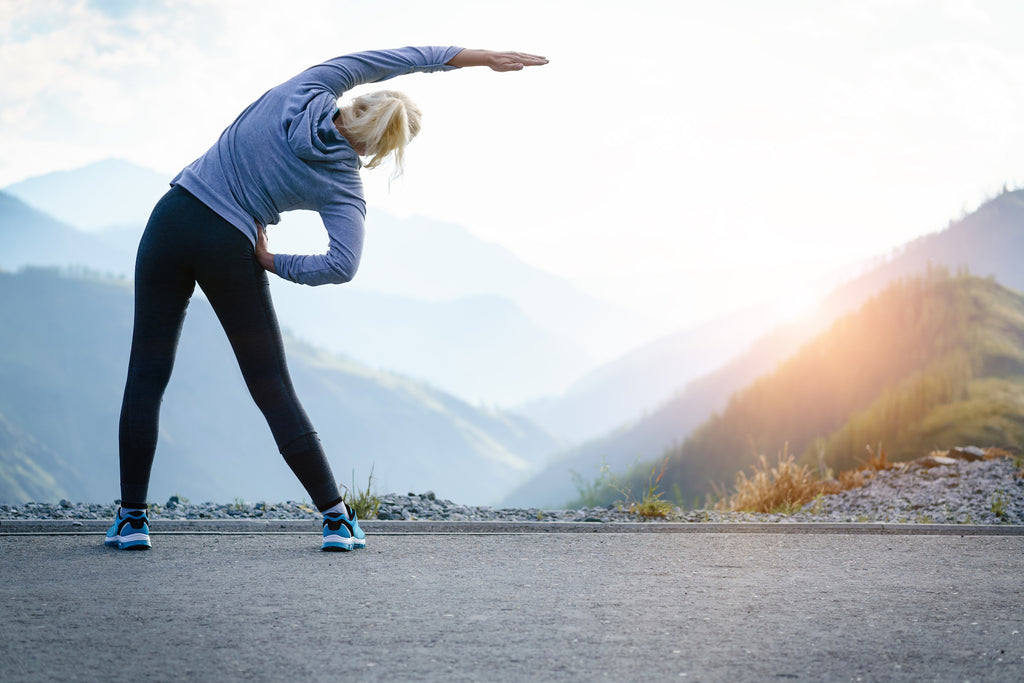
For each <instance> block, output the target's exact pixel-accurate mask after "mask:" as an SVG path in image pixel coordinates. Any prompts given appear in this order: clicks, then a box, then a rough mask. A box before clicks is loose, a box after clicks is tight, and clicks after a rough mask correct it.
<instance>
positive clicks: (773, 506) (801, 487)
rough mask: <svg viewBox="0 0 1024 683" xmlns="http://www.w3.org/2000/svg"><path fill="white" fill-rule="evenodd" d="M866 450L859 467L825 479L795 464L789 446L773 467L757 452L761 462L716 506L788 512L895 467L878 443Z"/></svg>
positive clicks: (743, 475) (737, 481) (807, 468)
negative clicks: (866, 453)
mask: <svg viewBox="0 0 1024 683" xmlns="http://www.w3.org/2000/svg"><path fill="white" fill-rule="evenodd" d="M868 454H869V456H870V457H869V459H868V460H867V461H866V462H865V463H864V464H863V465H861V466H860V467H859V468H857V469H855V470H848V471H846V472H843V473H841V474H840V475H839V477H837V478H834V479H833V478H829V479H825V480H820V479H818V478H817V477H816V476H815V475H814V474H813V472H812V470H811V468H809V467H807V466H806V465H798V464H797V463H796V461H795V460H794V459H793V456H792V455H790V454H789V452H788V447H787V448H786V449H784V450H783V452H782V453H780V454H779V463H778V465H776V466H775V467H770V466H769V465H768V459H767V458H766V457H764V456H763V455H759V456H758V460H759V462H760V464H759V465H755V466H753V468H752V469H753V476H751V477H748V476H747V475H746V474H745V473H743V472H739V473H738V474H737V475H736V486H735V493H733V494H732V495H731V496H728V497H724V498H722V499H721V500H720V501H719V502H718V505H717V506H716V507H717V508H718V509H720V510H732V511H735V512H772V513H783V514H791V513H793V512H796V511H797V510H799V509H800V508H802V507H803V506H804V505H806V504H807V503H809V502H811V501H812V500H814V499H815V498H817V497H818V496H823V495H830V494H834V493H839V492H840V491H846V490H848V489H853V488H857V487H860V486H863V485H864V484H866V483H867V482H869V481H870V480H871V479H872V478H873V477H874V476H875V473H876V472H879V471H882V470H888V469H892V468H893V467H895V465H893V464H892V463H890V462H889V461H888V459H887V457H886V454H885V450H883V449H882V447H881V446H879V448H878V452H877V454H876V453H875V451H873V450H872V449H871V447H870V446H869V447H868Z"/></svg>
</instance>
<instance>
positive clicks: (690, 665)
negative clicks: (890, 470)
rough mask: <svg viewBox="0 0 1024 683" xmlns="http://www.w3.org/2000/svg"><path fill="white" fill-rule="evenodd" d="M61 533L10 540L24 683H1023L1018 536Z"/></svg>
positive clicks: (46, 531)
mask: <svg viewBox="0 0 1024 683" xmlns="http://www.w3.org/2000/svg"><path fill="white" fill-rule="evenodd" d="M48 524H49V526H47V524H42V525H41V526H40V525H39V523H36V526H32V523H11V522H7V521H4V522H3V523H2V524H0V680H3V681H37V680H38V681H41V680H74V681H90V680H112V679H115V678H119V679H122V680H124V679H141V680H155V681H165V680H166V681H172V680H174V681H177V680H214V679H216V680H242V679H245V680H256V681H264V680H265V681H278V680H314V681H317V680H367V681H376V680H386V681H407V680H408V681H419V680H428V681H435V680H436V681H441V680H443V681H479V680H489V681H505V680H510V681H518V680H551V681H589V680H593V679H607V680H616V681H634V680H636V681H647V680H701V681H705V680H706V681H763V680H790V679H796V680H840V681H842V680H851V681H856V680H864V681H872V680H907V681H919V680H939V681H962V680H970V681H1004V680H1005V681H1020V680H1024V590H1022V589H1024V534H1022V533H1021V532H1022V531H1024V530H1021V529H1020V528H1019V527H1016V528H1003V529H1002V531H1001V532H999V533H996V532H993V531H992V529H993V527H989V528H988V530H987V531H978V532H977V533H972V529H964V528H958V527H942V528H939V527H935V528H931V529H927V528H924V527H917V530H916V531H915V529H914V528H911V527H901V526H898V525H896V526H890V527H887V528H884V527H881V525H859V526H858V525H854V526H850V527H846V528H840V529H828V528H823V527H822V526H818V527H816V528H812V529H798V528H795V527H794V528H793V529H789V530H786V529H779V528H778V527H782V526H785V525H771V526H767V525H765V526H761V525H745V526H741V527H740V528H729V525H718V527H717V528H709V527H706V526H704V525H681V526H684V527H686V528H685V529H681V530H675V531H673V530H672V529H669V528H665V529H662V530H660V532H658V533H650V531H651V527H654V526H659V525H646V528H647V531H642V530H636V529H630V527H629V525H624V526H622V527H614V526H613V525H587V526H584V527H583V528H582V529H581V530H580V531H576V532H574V531H573V530H572V529H571V528H570V527H566V526H554V527H552V526H551V525H533V526H524V525H519V526H518V527H517V526H516V525H510V526H508V527H505V528H499V527H496V526H486V527H483V528H473V527H470V526H463V527H458V526H456V527H451V525H449V528H448V529H447V530H445V528H444V527H440V526H435V527H430V526H426V525H427V524H429V523H416V524H415V525H406V526H405V527H402V526H399V525H389V524H387V523H379V524H367V526H368V527H369V528H370V529H372V530H373V532H375V533H370V534H369V543H368V546H369V547H368V548H367V549H366V550H364V551H357V552H353V553H322V552H320V551H319V539H318V537H317V529H316V526H315V525H314V524H313V523H310V522H289V523H286V524H283V525H279V524H273V525H267V523H260V524H261V525H262V526H260V525H257V527H258V528H257V529H256V530H254V529H253V528H252V526H251V525H248V526H247V525H246V524H234V525H232V524H230V523H228V524H217V523H212V524H207V525H205V526H204V525H203V524H199V525H196V524H194V523H193V524H192V525H191V526H188V525H181V526H178V527H175V526H174V525H173V524H171V523H169V522H168V523H163V524H161V523H160V522H154V525H153V527H154V534H153V542H154V548H153V550H151V551H148V552H141V553H130V552H123V551H117V550H110V549H107V548H105V547H103V545H102V543H101V537H102V534H103V528H105V524H103V523H91V522H85V523H82V526H80V527H76V526H74V525H73V524H72V523H67V522H64V523H48ZM758 526H760V529H758V528H754V527H758ZM597 527H601V529H600V531H603V532H604V533H585V531H598V528H597ZM161 529H163V532H162V533H161ZM460 529H462V530H463V531H468V533H460V532H459V530H460ZM995 529H998V527H996V528H995ZM529 530H533V531H538V532H540V533H528V532H527V531H529ZM68 531H71V532H75V531H77V532H78V533H67V532H68Z"/></svg>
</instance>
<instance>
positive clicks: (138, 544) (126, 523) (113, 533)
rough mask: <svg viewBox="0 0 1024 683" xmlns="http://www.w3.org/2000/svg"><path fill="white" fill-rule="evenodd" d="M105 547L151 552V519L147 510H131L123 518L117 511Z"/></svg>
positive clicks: (104, 543) (119, 511)
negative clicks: (147, 515) (147, 514)
mask: <svg viewBox="0 0 1024 683" xmlns="http://www.w3.org/2000/svg"><path fill="white" fill-rule="evenodd" d="M103 545H106V546H110V547H111V548H120V549H121V550H149V549H150V548H151V547H152V545H151V544H150V542H149V518H148V517H146V511H145V510H130V511H128V512H126V513H125V515H124V517H121V510H118V511H117V516H116V517H115V519H114V523H113V524H112V525H111V527H110V528H109V529H107V538H106V539H105V540H104V541H103Z"/></svg>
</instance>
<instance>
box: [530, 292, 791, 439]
mask: <svg viewBox="0 0 1024 683" xmlns="http://www.w3.org/2000/svg"><path fill="white" fill-rule="evenodd" d="M772 319H773V313H772V311H769V310H767V309H766V308H764V307H761V308H754V309H749V308H748V309H744V310H742V311H738V312H735V313H732V314H730V315H727V316H723V317H720V318H717V319H715V320H712V321H709V322H707V323H704V324H702V325H699V326H697V327H693V328H688V329H685V330H681V331H678V332H674V333H672V334H669V335H665V336H664V337H661V338H659V339H656V340H654V341H652V342H649V343H647V344H644V345H643V346H640V347H639V348H637V349H635V350H633V351H631V352H629V353H627V354H625V355H623V356H621V357H619V358H617V359H615V360H613V361H610V362H608V363H605V364H603V365H600V366H599V367H598V368H597V369H595V370H591V371H590V372H589V373H587V374H586V375H584V376H583V377H581V378H580V379H578V380H576V381H575V382H573V383H572V385H570V386H569V388H568V389H567V390H566V391H564V392H563V393H561V394H557V395H551V396H547V397H545V398H541V399H537V400H534V401H530V402H528V403H526V404H524V405H520V406H518V407H517V410H518V411H519V412H521V413H522V414H523V415H525V416H526V417H528V418H530V419H531V420H533V421H534V422H536V423H537V424H539V425H540V426H542V427H544V428H545V429H547V430H548V431H550V432H551V433H553V434H558V435H559V436H563V437H565V438H566V439H568V440H569V441H571V442H574V443H582V442H585V441H588V440H591V439H596V438H598V437H600V436H602V435H603V434H606V433H607V432H608V428H609V426H621V427H622V428H623V429H624V430H628V429H629V425H631V424H633V423H635V422H637V421H639V420H641V419H642V418H643V417H644V416H645V415H649V414H650V413H651V411H654V410H657V408H658V406H659V404H661V403H664V401H666V400H668V399H669V398H670V397H672V396H673V395H675V394H677V393H678V392H680V391H681V389H682V387H685V386H686V385H687V384H689V383H690V382H691V381H692V380H694V379H696V378H698V377H700V376H702V375H704V374H706V373H707V372H708V370H710V369H713V368H718V367H721V366H722V365H723V364H724V363H726V362H727V361H729V360H730V359H731V358H733V357H735V356H736V355H737V354H739V353H740V352H741V351H743V350H744V349H746V348H747V347H748V346H749V345H750V344H751V343H752V342H753V341H754V339H755V338H756V336H757V334H759V333H761V332H763V331H764V330H767V329H770V328H771V324H772V322H771V321H772ZM659 443H660V442H659ZM656 446H657V443H656V444H655V447H656Z"/></svg>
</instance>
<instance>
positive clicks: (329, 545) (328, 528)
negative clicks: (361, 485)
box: [320, 506, 366, 551]
mask: <svg viewBox="0 0 1024 683" xmlns="http://www.w3.org/2000/svg"><path fill="white" fill-rule="evenodd" d="M346 508H347V509H348V511H349V513H350V514H351V515H352V517H351V518H348V517H345V515H344V514H342V513H340V512H338V513H336V514H331V515H324V542H323V545H321V546H320V549H321V550H333V551H341V550H357V549H359V548H365V547H366V534H364V533H363V530H362V529H360V528H359V520H358V519H356V512H355V510H353V509H352V508H350V507H348V506H346Z"/></svg>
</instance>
